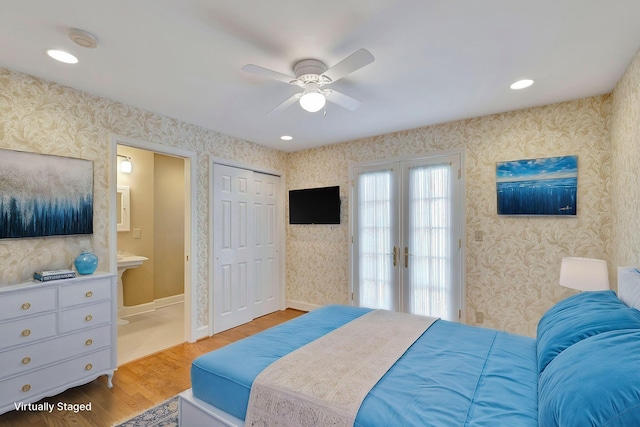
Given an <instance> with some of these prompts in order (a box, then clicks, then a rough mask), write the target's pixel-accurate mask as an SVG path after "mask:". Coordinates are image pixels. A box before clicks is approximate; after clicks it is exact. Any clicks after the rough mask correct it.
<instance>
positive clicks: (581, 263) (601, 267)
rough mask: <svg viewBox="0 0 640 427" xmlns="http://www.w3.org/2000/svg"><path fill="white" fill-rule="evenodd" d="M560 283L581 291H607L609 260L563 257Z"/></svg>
mask: <svg viewBox="0 0 640 427" xmlns="http://www.w3.org/2000/svg"><path fill="white" fill-rule="evenodd" d="M560 285H561V286H564V287H566V288H571V289H578V290H580V291H606V290H608V289H609V270H608V269H607V262H606V261H605V260H602V259H593V258H580V257H565V258H562V265H561V266H560Z"/></svg>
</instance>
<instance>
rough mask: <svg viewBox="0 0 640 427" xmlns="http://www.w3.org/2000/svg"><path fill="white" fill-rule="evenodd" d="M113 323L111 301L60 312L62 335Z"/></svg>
mask: <svg viewBox="0 0 640 427" xmlns="http://www.w3.org/2000/svg"><path fill="white" fill-rule="evenodd" d="M110 322H111V301H104V302H101V303H98V304H91V305H83V306H82V307H77V308H71V309H69V310H63V311H61V312H60V333H61V334H64V333H66V332H71V331H76V330H78V329H84V328H89V327H92V326H97V325H100V324H104V323H110Z"/></svg>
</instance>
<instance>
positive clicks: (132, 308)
mask: <svg viewBox="0 0 640 427" xmlns="http://www.w3.org/2000/svg"><path fill="white" fill-rule="evenodd" d="M181 302H184V294H180V295H172V296H170V297H165V298H160V299H157V300H153V302H148V303H145V304H138V305H125V306H124V307H122V308H120V309H118V317H119V318H123V317H127V316H135V315H136V314H142V313H149V312H151V311H155V310H157V309H159V308H162V307H166V306H168V305H172V304H179V303H181Z"/></svg>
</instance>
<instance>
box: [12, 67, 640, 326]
mask: <svg viewBox="0 0 640 427" xmlns="http://www.w3.org/2000/svg"><path fill="white" fill-rule="evenodd" d="M639 56H640V55H637V56H636V58H635V59H634V61H633V62H632V64H631V65H630V67H629V69H628V70H627V71H626V73H625V76H624V77H623V78H622V79H621V81H620V82H619V84H618V86H617V87H616V89H615V90H614V92H613V95H612V96H610V95H603V96H598V97H593V98H587V99H581V100H575V101H569V102H564V103H560V104H555V105H549V106H543V107H539V108H532V109H527V110H522V111H514V112H509V113H504V114H497V115H492V116H486V117H480V118H474V119H468V120H462V121H458V122H452V123H444V124H439V125H435V126H429V127H425V128H420V129H414V130H407V131H403V132H396V133H393V134H388V135H381V136H376V137H371V138H365V139H361V140H357V141H349V142H345V143H341V144H335V145H330V146H326V147H321V148H316V149H311V150H305V151H300V152H295V153H282V152H278V151H275V150H271V149H268V148H265V147H262V146H259V145H256V144H252V143H249V142H246V141H240V140H238V139H235V138H232V137H230V136H227V135H223V134H220V133H218V132H214V131H210V130H207V129H204V128H200V127H197V126H194V125H190V124H187V123H184V122H180V121H178V120H174V119H171V118H168V117H163V116H160V115H157V114H154V113H150V112H146V111H143V110H140V109H137V108H134V107H130V106H126V105H123V104H120V103H117V102H114V101H111V100H107V99H104V98H100V97H97V96H92V95H89V94H87V93H84V92H80V91H77V90H75V89H71V88H67V87H63V86H60V85H57V84H54V83H50V82H45V81H42V80H40V79H37V78H34V77H30V76H26V75H23V74H20V73H16V72H11V71H8V70H4V69H0V148H7V149H15V150H21V151H33V152H39V153H47V154H56V155H61V156H70V157H79V158H84V159H89V160H93V161H94V187H95V188H94V191H95V193H94V196H95V207H94V215H95V224H94V225H95V233H94V235H93V236H91V237H87V236H85V237H82V236H80V237H77V236H74V237H65V238H63V239H61V238H51V239H20V240H17V239H11V240H2V241H0V260H1V261H0V286H6V285H8V284H12V283H19V282H21V281H24V280H28V279H29V278H30V277H31V274H32V273H33V269H34V266H37V265H42V266H47V267H48V268H65V267H68V266H69V265H70V264H71V261H72V260H73V258H74V257H75V256H76V255H77V254H78V253H79V252H80V251H81V250H83V249H86V248H91V249H93V250H94V251H95V252H96V254H97V255H98V256H99V257H100V259H101V266H100V267H101V269H103V270H106V269H107V265H108V257H109V254H108V252H109V249H108V248H109V241H108V238H109V236H108V203H109V196H108V191H109V182H108V180H109V167H110V166H109V138H110V135H111V134H117V135H122V136H125V137H129V138H136V139H140V140H146V141H151V142H155V143H160V144H167V145H173V146H177V147H180V148H184V149H188V150H192V151H195V152H196V153H197V154H198V177H197V183H196V186H197V197H198V208H197V214H196V221H197V223H196V225H195V226H196V227H197V234H198V240H197V250H198V252H199V254H200V258H199V264H200V265H198V266H197V271H198V275H197V278H196V282H197V295H196V298H197V301H198V304H197V305H198V315H197V317H198V325H197V326H205V325H206V324H207V322H208V314H207V305H208V295H207V287H208V283H209V277H208V268H207V265H206V263H207V260H208V251H209V248H208V242H209V230H208V214H209V212H208V205H209V188H208V187H209V186H208V172H209V171H208V167H209V156H215V157H220V158H227V159H231V160H235V161H238V162H243V163H248V164H253V165H255V166H257V167H264V168H269V169H276V170H282V171H284V172H285V174H286V187H287V190H288V189H296V188H305V187H318V186H329V185H340V187H341V199H342V202H343V204H342V207H343V209H342V222H341V224H340V225H326V226H324V225H322V226H290V225H287V227H286V250H287V258H286V265H287V272H286V279H287V299H288V300H290V301H298V302H303V303H308V304H315V305H322V304H328V303H348V301H349V292H350V290H349V286H348V280H349V242H350V235H349V224H348V215H347V213H348V209H349V206H348V202H349V189H350V187H349V176H348V173H349V165H350V164H352V163H358V162H363V161H368V160H374V159H384V158H393V157H406V156H411V155H424V154H429V153H432V152H439V151H449V150H458V151H461V152H463V155H464V166H465V167H464V179H465V185H466V198H465V215H466V222H465V236H466V237H465V243H464V245H463V249H464V251H465V263H466V268H465V275H466V297H467V298H466V319H467V322H468V323H471V324H474V323H478V324H482V325H483V326H488V327H495V328H499V329H503V330H507V331H510V332H514V333H521V334H527V335H531V336H533V335H535V327H536V324H537V321H538V319H539V318H540V316H541V315H542V313H543V312H544V311H545V310H546V309H547V308H548V307H550V306H551V305H552V304H553V303H555V302H556V301H558V300H559V299H561V298H563V297H565V296H567V295H569V294H571V292H572V291H570V290H567V289H564V288H561V287H560V286H558V285H557V280H558V274H559V268H560V260H561V258H562V257H563V256H569V255H573V256H588V257H595V258H604V259H608V260H610V263H609V267H610V269H611V270H614V269H615V266H617V265H619V264H628V263H636V262H638V255H637V254H638V247H639V244H640V242H639V238H638V235H640V230H639V228H640V224H639V223H638V222H639V221H640V219H638V215H637V211H638V210H637V206H638V202H640V186H639V185H638V184H639V182H638V181H640V178H639V176H638V173H637V165H638V161H639V160H640V159H639V158H638V157H639V156H640V154H639V152H640V150H638V145H639V143H640V135H639V133H640V132H639V130H638V129H640V111H639V110H640V102H639V97H640V89H639V88H640V59H639ZM562 155H577V156H578V170H579V171H578V215H577V217H575V218H548V217H502V216H498V215H497V214H496V196H495V163H496V162H499V161H505V160H514V159H522V158H535V157H549V156H562ZM476 230H479V231H482V232H483V233H484V240H483V241H482V242H476V241H474V239H473V236H474V232H475V231H476ZM612 254H613V258H611V256H612ZM611 275H612V277H614V273H613V272H612V273H611ZM612 284H613V286H614V287H615V283H612ZM476 313H482V314H483V317H484V321H483V322H476Z"/></svg>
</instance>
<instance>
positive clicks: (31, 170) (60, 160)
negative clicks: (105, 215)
mask: <svg viewBox="0 0 640 427" xmlns="http://www.w3.org/2000/svg"><path fill="white" fill-rule="evenodd" d="M92 233H93V162H92V161H90V160H83V159H74V158H69V157H60V156H51V155H44V154H36V153H27V152H22V151H12V150H0V239H7V238H22V237H42V236H59V235H70V234H92Z"/></svg>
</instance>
